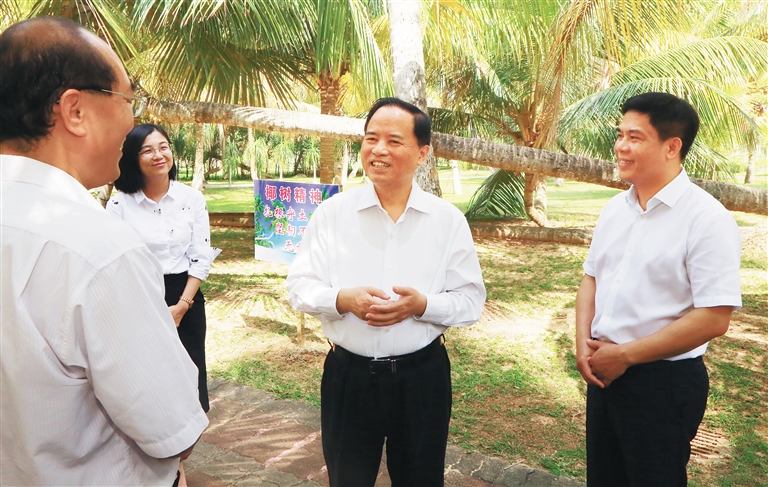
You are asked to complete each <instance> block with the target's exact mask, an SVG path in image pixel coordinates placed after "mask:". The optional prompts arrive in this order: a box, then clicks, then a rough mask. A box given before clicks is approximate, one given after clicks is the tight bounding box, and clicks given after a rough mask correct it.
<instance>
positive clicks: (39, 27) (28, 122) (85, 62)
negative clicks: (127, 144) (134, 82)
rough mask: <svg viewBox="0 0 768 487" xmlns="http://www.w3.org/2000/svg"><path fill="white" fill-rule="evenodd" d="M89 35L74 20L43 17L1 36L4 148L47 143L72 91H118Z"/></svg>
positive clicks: (1, 133) (106, 62)
mask: <svg viewBox="0 0 768 487" xmlns="http://www.w3.org/2000/svg"><path fill="white" fill-rule="evenodd" d="M87 32H88V31H87V30H85V28H83V26H81V25H80V24H78V23H76V22H73V21H71V20H67V19H61V18H58V17H38V18H35V19H30V20H25V21H23V22H19V23H17V24H14V25H12V26H11V27H9V28H8V29H6V30H5V32H3V33H2V35H0V73H2V74H0V103H2V110H0V142H5V141H8V140H23V141H25V142H26V143H27V144H29V145H31V144H33V143H35V142H36V141H38V140H40V139H42V138H44V137H46V136H47V135H48V134H49V132H50V129H51V127H53V123H52V121H51V117H52V115H53V106H54V104H55V103H56V101H57V100H58V99H59V97H60V96H61V94H62V93H64V91H66V90H68V89H70V88H74V89H90V90H101V89H105V90H111V89H112V88H113V86H114V85H115V83H116V82H117V74H116V73H115V72H114V69H113V68H112V65H111V64H110V62H109V60H108V59H107V58H106V57H105V56H104V54H103V53H101V52H99V51H98V50H97V49H96V48H95V47H94V45H93V43H92V42H90V41H89V40H88V38H87V37H86V35H87Z"/></svg>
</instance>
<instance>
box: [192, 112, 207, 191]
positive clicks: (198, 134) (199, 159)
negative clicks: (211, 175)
mask: <svg viewBox="0 0 768 487" xmlns="http://www.w3.org/2000/svg"><path fill="white" fill-rule="evenodd" d="M203 129H204V124H202V123H198V124H196V125H195V141H196V144H195V169H194V172H193V173H192V187H193V188H195V189H196V190H198V191H202V190H203V185H204V184H205V145H204V144H205V133H204V130H203Z"/></svg>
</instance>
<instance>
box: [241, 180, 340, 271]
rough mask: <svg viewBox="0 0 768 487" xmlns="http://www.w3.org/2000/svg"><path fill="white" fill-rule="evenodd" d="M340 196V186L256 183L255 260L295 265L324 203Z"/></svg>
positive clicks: (261, 181)
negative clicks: (313, 218) (317, 213)
mask: <svg viewBox="0 0 768 487" xmlns="http://www.w3.org/2000/svg"><path fill="white" fill-rule="evenodd" d="M338 192H339V186H338V185H336V184H312V183H289V182H285V181H267V180H262V179H257V180H256V181H254V182H253V195H254V213H253V226H254V244H255V245H254V257H256V258H257V259H259V260H266V261H270V262H278V263H281V264H290V263H291V262H293V259H294V258H295V257H296V252H298V250H299V248H301V240H302V238H303V237H304V232H306V230H307V224H308V223H309V218H310V217H311V216H312V214H313V213H314V212H315V209H316V208H317V206H318V205H319V204H320V203H322V202H323V201H324V200H327V199H328V198H330V197H331V196H333V195H335V194H336V193H338Z"/></svg>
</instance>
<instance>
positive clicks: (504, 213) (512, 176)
mask: <svg viewBox="0 0 768 487" xmlns="http://www.w3.org/2000/svg"><path fill="white" fill-rule="evenodd" d="M524 190H525V175H523V174H520V173H515V172H510V171H496V172H494V173H493V174H491V175H490V176H488V178H487V179H486V180H485V181H483V183H482V184H481V185H480V187H479V188H477V191H475V194H473V195H472V198H471V199H470V200H469V208H468V209H467V211H466V213H464V216H465V217H466V218H467V220H469V221H476V220H480V219H483V218H494V219H498V218H515V217H516V218H526V214H525V203H524V202H523V192H524Z"/></svg>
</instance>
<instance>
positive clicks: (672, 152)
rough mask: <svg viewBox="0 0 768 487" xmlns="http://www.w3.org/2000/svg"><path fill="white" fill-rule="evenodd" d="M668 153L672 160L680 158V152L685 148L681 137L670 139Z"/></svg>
mask: <svg viewBox="0 0 768 487" xmlns="http://www.w3.org/2000/svg"><path fill="white" fill-rule="evenodd" d="M667 147H668V152H667V156H668V157H669V158H670V159H676V158H678V159H679V158H680V150H681V149H682V148H683V141H682V140H681V139H680V137H670V138H669V139H668V140H667Z"/></svg>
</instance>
